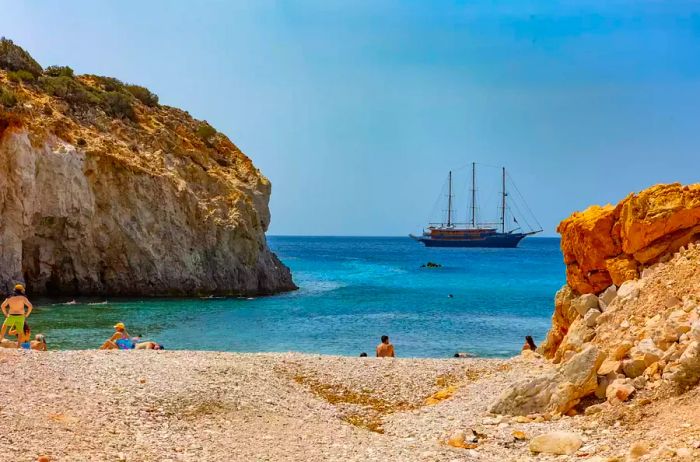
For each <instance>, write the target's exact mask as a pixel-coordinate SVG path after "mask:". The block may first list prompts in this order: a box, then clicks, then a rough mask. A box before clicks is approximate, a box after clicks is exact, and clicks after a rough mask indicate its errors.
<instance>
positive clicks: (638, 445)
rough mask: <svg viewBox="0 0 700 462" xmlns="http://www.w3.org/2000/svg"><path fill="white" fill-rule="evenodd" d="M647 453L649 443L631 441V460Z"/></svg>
mask: <svg viewBox="0 0 700 462" xmlns="http://www.w3.org/2000/svg"><path fill="white" fill-rule="evenodd" d="M647 454H649V443H648V442H647V441H644V440H639V441H635V442H634V443H632V446H630V451H629V458H630V459H631V460H637V459H639V458H640V457H642V456H645V455H647Z"/></svg>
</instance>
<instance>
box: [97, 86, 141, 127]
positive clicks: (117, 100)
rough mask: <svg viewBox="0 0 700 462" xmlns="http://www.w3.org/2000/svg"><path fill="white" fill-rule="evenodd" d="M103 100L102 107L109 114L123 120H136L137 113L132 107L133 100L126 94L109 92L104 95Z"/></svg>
mask: <svg viewBox="0 0 700 462" xmlns="http://www.w3.org/2000/svg"><path fill="white" fill-rule="evenodd" d="M101 99H102V101H101V103H102V107H103V108H104V110H105V112H106V113H107V114H109V115H111V116H112V117H119V118H121V119H128V120H133V121H135V120H136V113H135V112H134V107H133V106H132V105H131V98H129V97H128V96H127V95H125V94H124V93H120V92H118V91H108V92H106V93H105V94H104V95H102V98H101Z"/></svg>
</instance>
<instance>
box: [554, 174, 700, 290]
mask: <svg viewBox="0 0 700 462" xmlns="http://www.w3.org/2000/svg"><path fill="white" fill-rule="evenodd" d="M557 231H558V232H559V233H560V234H561V237H562V239H561V249H562V252H563V253H564V263H566V278H567V282H568V284H569V286H571V287H572V288H573V289H574V290H575V291H576V292H578V293H580V294H584V293H599V292H601V291H602V290H604V289H605V288H607V287H608V286H610V284H615V285H620V284H622V283H623V282H624V281H627V280H630V279H635V278H637V277H638V275H639V271H640V268H641V267H642V266H645V265H649V264H652V263H654V262H656V261H658V260H659V258H661V257H663V256H664V255H666V254H669V253H672V252H675V251H676V250H678V249H679V248H680V247H682V246H684V245H686V244H687V243H689V242H691V241H692V240H694V239H696V238H697V237H698V236H700V184H693V185H689V186H682V185H680V184H678V183H674V184H660V185H656V186H652V187H651V188H648V189H645V190H644V191H642V192H640V193H637V194H630V195H629V196H627V197H626V198H625V199H624V200H623V201H622V202H620V203H619V204H618V205H617V206H612V205H606V206H604V207H601V206H597V205H594V206H591V207H589V208H588V209H586V210H584V211H583V212H576V213H574V214H573V215H571V216H570V217H569V218H567V219H565V220H564V221H562V222H561V223H560V224H559V227H558V228H557Z"/></svg>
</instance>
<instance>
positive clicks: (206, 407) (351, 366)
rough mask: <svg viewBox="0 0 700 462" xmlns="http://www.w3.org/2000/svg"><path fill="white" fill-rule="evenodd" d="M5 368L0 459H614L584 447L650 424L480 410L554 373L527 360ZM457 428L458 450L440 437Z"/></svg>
mask: <svg viewBox="0 0 700 462" xmlns="http://www.w3.org/2000/svg"><path fill="white" fill-rule="evenodd" d="M0 367H2V370H3V371H4V372H5V373H3V374H2V375H1V376H0V403H1V404H0V426H1V428H3V432H2V434H0V453H2V454H3V456H4V457H3V460H15V461H36V460H50V461H222V460H231V461H238V460H255V461H258V460H259V461H290V460H307V461H322V460H323V461H368V460H390V461H446V462H447V461H457V460H479V461H530V460H533V461H534V460H538V461H541V460H598V461H600V460H623V459H615V458H614V457H611V458H609V459H608V458H598V459H596V458H595V457H599V456H593V455H594V454H609V455H614V454H615V453H616V452H617V453H619V452H620V451H623V452H624V451H626V450H627V447H628V446H629V444H631V443H632V442H633V441H634V440H635V438H639V437H640V435H643V434H644V433H645V432H653V431H658V430H655V429H654V427H653V425H650V424H645V418H644V417H645V416H647V417H648V416H649V415H652V414H653V412H651V409H652V408H653V406H647V409H646V414H643V415H641V416H640V415H638V414H637V417H632V414H630V413H634V412H636V411H635V409H634V408H633V407H632V408H630V407H615V408H611V409H608V410H606V411H604V412H601V413H598V414H596V415H592V416H589V415H583V414H581V415H576V416H573V417H571V416H554V417H553V418H551V419H544V418H542V417H538V418H536V419H530V418H526V417H506V416H496V415H491V414H489V413H488V407H489V405H490V404H491V403H492V402H493V400H494V399H496V398H497V397H498V396H499V395H500V394H501V393H502V391H503V390H505V389H506V388H508V386H509V385H510V384H511V383H512V382H513V381H515V380H518V379H527V378H530V377H534V376H536V375H539V374H542V373H545V372H547V371H548V370H550V368H552V367H553V366H552V365H551V364H550V363H549V362H548V361H546V360H543V359H542V358H539V357H538V356H537V355H535V354H528V355H524V356H517V357H515V358H511V359H508V360H500V359H472V358H468V359H458V358H455V359H389V358H380V359H378V358H351V357H340V356H319V355H305V354H299V353H285V354H247V353H245V354H237V353H216V352H191V351H163V352H154V351H127V352H123V351H50V352H33V351H16V350H4V351H0ZM684 399H686V400H687V399H690V402H691V403H692V402H694V399H693V398H692V397H687V396H686V397H685V398H684ZM676 409H682V406H679V407H676ZM683 412H685V416H686V418H687V419H689V420H688V421H689V422H690V421H692V419H697V415H695V411H693V410H691V411H688V410H686V411H683ZM693 415H695V417H693ZM657 417H658V416H657ZM657 417H655V418H657ZM674 417H675V416H671V415H667V416H666V418H667V419H669V418H671V419H672V418H674ZM647 420H649V419H647ZM652 421H653V420H652ZM616 422H619V423H616ZM628 425H629V426H628ZM676 428H677V426H676ZM695 428H696V427H695ZM552 431H569V432H573V433H574V434H576V435H578V437H579V438H580V439H581V441H582V447H581V448H580V449H579V450H578V451H577V452H576V453H575V454H572V455H570V456H555V455H545V454H540V455H536V454H533V453H532V452H531V451H530V450H529V446H528V444H529V440H531V438H532V437H534V436H536V435H539V434H545V433H550V432H552ZM676 431H677V430H676ZM688 431H690V430H688ZM455 435H456V438H457V439H458V444H457V447H453V446H451V445H450V444H448V442H449V440H450V439H451V438H452V439H454V438H455ZM453 444H454V443H453ZM40 457H45V458H44V459H39V458H40Z"/></svg>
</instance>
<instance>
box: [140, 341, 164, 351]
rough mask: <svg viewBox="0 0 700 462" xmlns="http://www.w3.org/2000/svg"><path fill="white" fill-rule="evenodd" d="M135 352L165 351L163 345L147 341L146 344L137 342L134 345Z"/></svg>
mask: <svg viewBox="0 0 700 462" xmlns="http://www.w3.org/2000/svg"><path fill="white" fill-rule="evenodd" d="M135 349H136V350H165V348H163V345H161V344H160V343H156V342H152V341H147V342H139V343H137V344H136V348H135Z"/></svg>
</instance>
